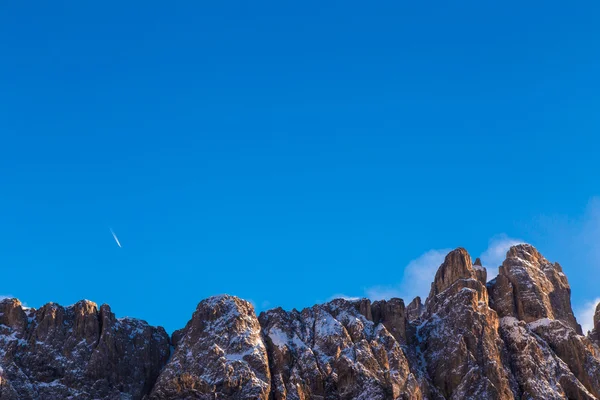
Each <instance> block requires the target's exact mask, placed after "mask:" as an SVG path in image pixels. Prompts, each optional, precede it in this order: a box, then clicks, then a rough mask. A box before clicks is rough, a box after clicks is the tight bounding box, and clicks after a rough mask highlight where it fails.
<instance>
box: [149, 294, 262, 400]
mask: <svg viewBox="0 0 600 400" xmlns="http://www.w3.org/2000/svg"><path fill="white" fill-rule="evenodd" d="M179 335H180V338H179V339H178V340H177V347H176V348H175V352H174V354H173V356H172V357H171V359H170V360H169V362H168V363H167V365H166V366H165V367H164V369H163V370H162V372H161V374H160V376H159V378H158V381H157V382H156V385H155V386H154V389H153V390H152V394H151V395H150V398H151V399H156V400H159V399H160V400H163V399H165V400H166V399H187V398H190V399H263V400H266V399H268V398H269V393H270V391H271V374H270V371H269V363H268V360H267V350H266V347H265V344H264V342H263V338H262V334H261V329H260V325H259V323H258V319H257V318H256V314H255V312H254V308H253V307H252V305H251V304H250V303H249V302H247V301H244V300H241V299H238V298H236V297H233V296H226V295H224V296H217V297H211V298H209V299H206V300H204V301H202V302H201V303H200V304H198V307H197V308H196V312H194V315H193V316H192V319H191V320H190V322H188V324H187V325H186V327H185V328H184V330H183V332H181V333H180V334H179Z"/></svg>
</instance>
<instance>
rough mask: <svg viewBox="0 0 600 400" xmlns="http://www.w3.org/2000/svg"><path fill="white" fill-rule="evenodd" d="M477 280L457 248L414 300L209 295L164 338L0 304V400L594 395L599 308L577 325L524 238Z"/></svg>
mask: <svg viewBox="0 0 600 400" xmlns="http://www.w3.org/2000/svg"><path fill="white" fill-rule="evenodd" d="M484 261H485V260H484ZM486 281H487V271H486V270H485V268H484V267H483V266H482V263H481V261H480V260H479V259H477V260H475V262H472V260H471V257H470V256H469V254H468V253H467V251H466V250H465V249H462V248H458V249H456V250H453V251H452V252H450V253H449V254H448V255H447V256H446V258H445V260H444V262H443V263H442V265H441V266H440V267H439V269H438V271H437V273H436V275H435V278H434V280H433V282H432V284H431V291H430V293H429V296H428V297H427V299H426V300H425V301H424V302H422V301H421V298H419V297H417V298H415V299H412V300H411V301H410V303H409V304H408V305H405V302H404V300H402V299H398V298H393V299H389V300H385V301H375V302H371V301H370V300H368V299H362V300H355V301H350V300H344V299H336V300H333V301H331V302H329V303H325V304H320V305H315V306H313V307H310V308H306V309H304V310H301V311H298V310H291V311H286V310H283V309H281V308H276V309H273V310H269V311H266V312H263V313H261V314H260V315H258V316H257V315H256V313H255V311H254V308H253V307H252V305H251V304H250V303H249V302H247V301H244V300H242V299H239V298H237V297H233V296H228V295H222V296H216V297H211V298H209V299H206V300H203V301H201V302H200V303H199V304H198V307H197V309H196V311H195V312H194V314H193V315H192V318H191V319H190V321H189V322H188V323H187V325H186V326H185V327H183V328H182V329H180V330H177V331H175V332H174V333H173V335H172V336H171V337H169V336H168V335H167V333H166V332H165V330H164V329H163V328H161V327H153V326H150V325H148V324H147V323H146V322H144V321H141V320H136V319H132V318H122V319H117V318H115V315H114V314H113V313H112V312H111V309H110V307H109V306H108V305H102V306H101V307H100V308H98V306H97V305H96V304H94V303H92V302H90V301H86V300H84V301H80V302H78V303H76V304H74V305H72V306H69V307H62V306H60V305H58V304H54V303H49V304H46V305H45V306H43V307H41V308H40V309H37V310H36V309H33V308H27V307H24V306H23V305H22V304H21V303H20V302H19V300H17V299H4V300H2V301H1V302H0V400H4V399H9V400H13V399H24V400H30V399H31V400H33V399H36V400H38V399H39V400H53V399H82V400H83V399H101V400H104V399H107V400H108V399H111V400H112V399H114V400H117V399H128V400H171V399H173V400H174V399H202V400H204V399H206V400H209V399H211V400H214V399H239V400H242V399H263V400H267V399H268V400H309V399H314V400H344V399H348V400H349V399H357V400H358V399H361V400H384V399H417V400H419V399H432V400H442V399H539V400H549V399H589V400H591V399H600V348H599V346H600V306H599V307H598V309H597V310H596V313H595V316H594V328H593V330H592V331H591V332H582V330H581V326H580V325H579V324H578V322H577V320H576V319H575V316H574V315H573V311H572V309H571V298H570V297H571V289H570V287H569V283H568V280H567V277H566V276H565V274H564V272H563V270H562V267H561V266H560V265H559V264H557V263H551V262H550V261H548V260H546V259H545V258H544V257H543V256H542V255H541V254H540V253H539V252H538V251H537V249H535V248H534V247H533V246H530V245H526V244H522V245H517V246H514V247H512V248H511V249H510V250H509V251H508V253H507V255H506V260H505V261H504V262H503V263H502V265H501V266H500V267H499V273H498V276H497V277H495V278H494V279H492V280H491V281H489V282H486Z"/></svg>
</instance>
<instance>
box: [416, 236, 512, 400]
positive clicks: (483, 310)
mask: <svg viewBox="0 0 600 400" xmlns="http://www.w3.org/2000/svg"><path fill="white" fill-rule="evenodd" d="M425 305H426V311H425V313H424V314H423V316H422V317H421V318H422V321H423V322H422V323H421V324H420V325H419V326H418V327H417V339H418V342H419V345H418V349H419V351H420V352H421V354H422V355H423V358H424V361H425V363H426V366H427V373H428V374H429V377H430V378H431V381H432V382H433V385H435V387H436V388H437V389H438V390H439V391H440V392H441V394H442V395H443V396H444V397H445V398H447V399H466V398H472V399H478V398H486V399H512V398H513V392H512V391H511V388H510V384H509V379H508V374H507V372H506V370H505V369H504V368H503V366H502V355H501V353H502V350H503V342H502V340H501V339H500V337H499V334H498V325H499V321H498V316H497V314H496V313H495V312H494V311H493V310H492V309H490V308H489V306H488V295H487V290H486V288H485V286H484V285H483V284H482V282H480V280H479V279H478V276H477V272H476V270H475V269H474V268H473V266H472V265H471V257H470V256H469V254H468V253H467V252H466V251H465V250H464V249H462V248H458V249H456V250H454V251H452V252H450V254H448V255H447V256H446V259H445V260H444V263H443V264H442V265H441V266H440V268H439V269H438V272H437V273H436V275H435V280H434V282H433V284H432V286H431V293H430V297H428V298H427V301H426V302H425Z"/></svg>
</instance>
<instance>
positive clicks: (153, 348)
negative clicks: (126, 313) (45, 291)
mask: <svg viewBox="0 0 600 400" xmlns="http://www.w3.org/2000/svg"><path fill="white" fill-rule="evenodd" d="M168 356H169V337H168V335H167V333H166V332H165V331H164V329H162V328H155V327H151V326H149V325H148V324H147V323H145V322H143V321H140V320H136V319H129V318H126V319H116V318H115V316H114V314H113V313H112V312H111V311H110V308H109V307H108V306H107V305H103V306H102V307H101V308H100V310H98V308H97V306H96V304H94V303H92V302H90V301H80V302H78V303H77V304H75V305H73V306H70V307H61V306H59V305H57V304H53V303H49V304H46V305H45V306H43V307H42V308H40V309H39V310H35V309H27V308H24V307H23V306H22V304H21V303H20V302H19V301H18V300H16V299H5V300H3V301H1V302H0V365H1V368H0V372H1V378H0V379H1V381H2V383H1V387H2V389H1V390H0V394H1V396H0V398H2V399H4V398H7V399H67V398H73V399H92V398H94V399H117V398H128V399H141V398H142V397H143V396H144V395H146V394H147V393H149V392H150V390H151V389H152V387H153V385H154V382H155V381H156V378H157V377H158V374H159V372H160V370H161V368H162V366H163V365H164V364H165V363H166V361H167V358H168Z"/></svg>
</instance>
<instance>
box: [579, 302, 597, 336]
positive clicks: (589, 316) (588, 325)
mask: <svg viewBox="0 0 600 400" xmlns="http://www.w3.org/2000/svg"><path fill="white" fill-rule="evenodd" d="M598 303H600V297H599V298H597V299H594V300H593V301H588V302H587V303H585V304H584V305H583V306H582V307H581V308H578V309H577V311H576V312H575V314H576V316H577V322H579V323H580V324H581V329H582V330H583V334H584V335H585V334H587V332H588V331H591V330H592V329H593V328H594V313H595V312H596V306H597V305H598Z"/></svg>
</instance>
